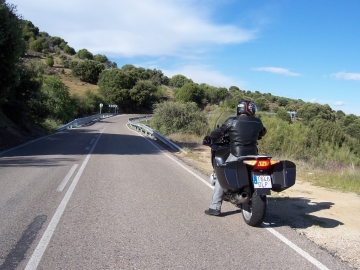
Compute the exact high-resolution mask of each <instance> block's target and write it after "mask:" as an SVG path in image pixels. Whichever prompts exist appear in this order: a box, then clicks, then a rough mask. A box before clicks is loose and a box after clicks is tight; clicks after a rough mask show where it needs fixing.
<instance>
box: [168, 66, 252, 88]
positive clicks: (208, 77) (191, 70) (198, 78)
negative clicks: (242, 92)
mask: <svg viewBox="0 0 360 270" xmlns="http://www.w3.org/2000/svg"><path fill="white" fill-rule="evenodd" d="M162 71H163V73H164V75H166V76H168V77H169V78H171V77H172V76H174V75H176V74H182V75H184V76H186V77H187V78H189V79H191V80H193V81H194V82H196V83H206V84H209V85H211V86H215V87H226V88H229V87H230V86H237V87H239V88H240V89H244V88H245V86H246V84H247V83H246V82H245V81H241V80H239V79H236V78H232V77H228V76H225V75H223V74H221V73H220V72H219V71H216V70H213V69H211V67H210V66H206V65H189V66H184V67H182V68H179V69H174V70H162Z"/></svg>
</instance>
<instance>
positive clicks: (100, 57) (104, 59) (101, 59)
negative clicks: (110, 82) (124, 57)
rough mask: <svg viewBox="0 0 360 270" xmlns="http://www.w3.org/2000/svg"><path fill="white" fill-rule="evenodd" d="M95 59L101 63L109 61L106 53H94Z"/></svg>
mask: <svg viewBox="0 0 360 270" xmlns="http://www.w3.org/2000/svg"><path fill="white" fill-rule="evenodd" d="M94 60H95V61H98V62H100V63H102V64H104V63H105V62H107V61H109V59H108V58H107V57H106V56H105V55H103V54H95V55H94Z"/></svg>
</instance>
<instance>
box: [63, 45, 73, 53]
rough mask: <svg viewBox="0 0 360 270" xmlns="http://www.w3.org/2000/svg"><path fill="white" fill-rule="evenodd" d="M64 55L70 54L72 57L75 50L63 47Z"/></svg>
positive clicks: (66, 46)
mask: <svg viewBox="0 0 360 270" xmlns="http://www.w3.org/2000/svg"><path fill="white" fill-rule="evenodd" d="M63 50H64V53H67V54H70V55H74V54H75V53H76V52H75V49H74V48H73V47H70V46H69V45H65V47H64V48H63Z"/></svg>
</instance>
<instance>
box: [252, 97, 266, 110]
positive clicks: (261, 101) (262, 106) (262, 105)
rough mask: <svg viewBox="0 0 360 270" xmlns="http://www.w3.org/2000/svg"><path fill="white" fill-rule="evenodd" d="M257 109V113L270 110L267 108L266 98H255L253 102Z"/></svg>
mask: <svg viewBox="0 0 360 270" xmlns="http://www.w3.org/2000/svg"><path fill="white" fill-rule="evenodd" d="M254 102H255V104H256V106H257V108H258V110H259V111H269V110H270V106H269V101H268V100H267V99H266V98H263V97H261V98H257V99H255V100H254Z"/></svg>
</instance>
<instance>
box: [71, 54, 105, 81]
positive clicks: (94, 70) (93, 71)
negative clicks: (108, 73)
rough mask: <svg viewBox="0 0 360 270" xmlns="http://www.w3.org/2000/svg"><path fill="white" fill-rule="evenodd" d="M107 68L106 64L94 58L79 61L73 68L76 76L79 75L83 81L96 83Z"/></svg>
mask: <svg viewBox="0 0 360 270" xmlns="http://www.w3.org/2000/svg"><path fill="white" fill-rule="evenodd" d="M104 69H105V67H104V65H103V64H101V63H99V62H97V61H94V60H85V61H83V62H78V64H76V65H74V66H73V67H72V68H71V70H72V73H73V74H74V76H76V77H79V78H80V80H82V81H83V82H88V83H93V84H96V83H97V81H98V79H99V75H100V73H101V72H102V71H103V70H104Z"/></svg>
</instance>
